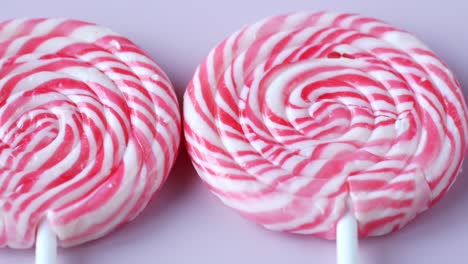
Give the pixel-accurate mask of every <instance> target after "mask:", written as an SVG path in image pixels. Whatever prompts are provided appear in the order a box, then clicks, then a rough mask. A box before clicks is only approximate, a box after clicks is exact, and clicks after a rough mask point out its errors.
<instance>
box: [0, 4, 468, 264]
mask: <svg viewBox="0 0 468 264" xmlns="http://www.w3.org/2000/svg"><path fill="white" fill-rule="evenodd" d="M253 2H254V1H253V0H235V1H217V0H197V1H191V2H189V1H182V0H166V1H151V0H147V1H143V0H132V1H129V0H126V1H123V0H122V1H119V0H114V1H98V0H78V1H60V0H56V1H53V0H41V1H26V0H4V1H2V3H1V8H0V18H1V19H2V20H3V19H6V18H14V17H26V16H27V17H31V16H35V17H37V16H41V17H69V18H77V19H81V20H87V21H91V22H95V23H98V24H101V25H104V26H107V27H110V28H112V29H113V30H114V31H117V32H119V33H121V34H123V35H126V36H127V37H129V38H130V39H132V40H133V41H134V42H135V43H137V44H139V45H140V46H141V47H142V48H143V49H145V50H146V51H147V52H148V53H149V54H150V55H151V56H153V58H154V59H155V60H157V61H158V63H159V64H160V65H161V66H162V67H163V68H164V69H165V71H166V72H167V74H168V75H169V77H170V78H171V80H172V81H173V83H174V86H175V87H176V89H177V93H178V95H179V98H181V97H182V94H183V92H184V90H185V86H186V84H187V83H188V81H189V79H190V78H191V76H192V74H193V72H194V70H195V67H196V66H197V65H198V63H199V62H200V61H201V60H202V59H203V58H204V56H206V54H207V53H208V52H209V50H210V49H211V48H212V47H213V46H214V45H215V44H216V43H218V42H219V41H221V40H222V39H223V38H224V37H225V36H227V35H228V34H230V33H231V32H233V31H234V30H237V29H238V28H239V27H241V26H243V25H244V24H247V23H251V22H254V21H256V20H258V19H260V18H263V17H265V16H270V15H275V14H280V13H285V12H290V11H300V10H311V11H318V10H338V11H345V12H358V13H362V14H364V15H368V16H374V17H378V18H381V19H383V20H386V21H388V22H390V23H391V24H393V25H395V26H398V27H401V28H404V29H407V30H409V31H411V32H413V33H415V34H416V35H417V36H419V37H420V38H421V39H422V40H424V41H425V42H426V43H427V44H428V45H429V46H431V47H432V49H433V50H435V51H436V53H438V54H439V55H440V57H441V58H442V59H443V60H444V61H445V62H446V63H447V64H448V65H449V66H450V67H451V68H452V69H453V71H454V72H455V74H456V75H457V76H458V78H459V80H460V82H461V84H462V86H464V87H465V90H464V91H465V93H466V94H468V74H467V73H466V68H467V65H468V64H467V63H468V18H466V13H467V11H468V3H467V2H466V1H456V0H445V1H440V0H439V1H437V0H426V1H409V0H394V1H386V2H383V1H371V0H359V1H356V0H355V1H332V0H328V1H321V2H319V1H281V2H280V1H278V3H274V2H273V1H263V2H262V1H255V3H253ZM181 153H182V154H181V155H180V157H179V160H178V162H177V164H176V166H175V169H174V170H173V172H172V174H171V176H170V178H169V180H168V182H167V184H166V186H165V187H164V189H163V191H162V192H161V193H160V194H158V196H157V197H156V199H155V200H154V202H152V203H151V204H150V205H149V206H148V208H147V209H146V211H145V212H144V213H143V214H142V215H141V216H140V217H138V218H137V220H135V221H134V222H132V223H131V224H129V225H127V226H125V227H124V228H122V229H120V230H118V231H117V232H114V233H112V234H111V235H109V236H107V237H105V238H102V239H100V240H98V241H95V242H91V243H88V244H85V245H83V246H80V247H76V248H71V249H61V250H60V256H59V258H60V259H59V263H60V264H84V263H86V264H95V263H114V264H120V263H122V264H123V263H131V262H133V263H176V264H177V263H204V264H205V263H206V264H209V263H224V264H230V263H233V264H234V263H235V264H237V263H269V264H274V263H334V262H335V245H334V243H333V242H330V241H325V240H321V239H317V238H312V237H302V236H297V235H296V236H293V235H285V234H279V233H273V232H270V231H266V230H264V229H262V228H260V227H258V226H256V225H255V224H252V223H250V222H248V221H246V220H244V219H243V218H241V217H240V216H238V215H237V214H236V213H235V212H233V211H231V210H229V209H228V208H225V207H224V206H223V205H222V204H221V203H220V202H219V201H218V200H217V199H216V198H215V197H214V196H213V195H211V194H210V193H209V191H208V189H207V188H205V186H204V185H203V184H202V183H201V182H200V180H199V179H198V177H197V176H196V174H195V172H194V170H193V169H192V166H191V164H190V161H189V160H188V158H187V155H186V154H185V149H182V150H181ZM466 166H468V165H464V167H465V168H466ZM467 188H468V169H465V173H462V175H460V177H459V179H458V181H457V182H456V184H455V186H454V187H453V188H452V190H451V191H450V192H449V193H448V194H447V195H446V197H445V198H444V199H443V200H442V201H441V202H440V203H439V204H437V205H436V206H435V207H434V208H433V209H432V210H430V211H429V212H427V213H425V214H423V215H422V216H420V217H419V218H418V219H417V220H415V221H414V222H412V223H411V224H410V225H408V226H407V227H406V228H404V229H403V230H401V231H399V232H397V233H394V234H392V235H389V236H386V237H381V238H372V239H367V240H364V241H362V242H361V245H360V246H361V248H360V250H361V252H360V255H361V263H362V264H366V263H369V264H370V263H379V264H389V263H399V264H406V263H425V264H436V263H437V264H440V263H451V264H452V263H468V192H467ZM33 259H34V257H33V251H32V250H22V251H16V250H11V249H1V250H0V264H7V263H8V264H10V263H15V264H22V263H33Z"/></svg>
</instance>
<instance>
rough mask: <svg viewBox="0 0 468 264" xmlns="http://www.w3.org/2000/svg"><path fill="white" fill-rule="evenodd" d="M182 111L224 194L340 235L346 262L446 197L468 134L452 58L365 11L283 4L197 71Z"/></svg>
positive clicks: (202, 162)
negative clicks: (361, 240)
mask: <svg viewBox="0 0 468 264" xmlns="http://www.w3.org/2000/svg"><path fill="white" fill-rule="evenodd" d="M184 118H185V121H184V128H185V135H186V141H187V146H188V150H189V153H190V155H191V158H192V161H193V164H194V166H195V168H196V170H197V171H198V173H199V174H200V176H201V178H203V180H204V181H205V182H206V183H207V184H208V185H209V187H210V188H211V190H212V191H213V192H214V193H215V194H216V195H217V196H218V197H219V198H220V199H221V200H222V201H223V202H224V203H225V204H226V205H228V206H230V207H232V208H234V209H236V210H238V211H239V212H240V213H241V214H242V215H244V216H246V217H248V218H250V219H252V220H253V221H255V222H257V223H259V224H261V225H263V226H265V227H266V228H268V229H272V230H277V231H286V232H291V233H298V234H310V235H316V236H320V237H323V238H326V239H335V238H337V240H338V241H337V245H338V262H339V263H355V262H356V249H355V248H356V246H357V238H356V237H357V236H359V237H366V236H379V235H385V234H388V233H390V232H393V231H396V230H398V229H400V228H402V227H403V226H404V225H405V224H407V223H408V222H409V221H411V220H412V219H414V218H415V217H416V215H418V214H419V213H421V212H423V211H425V210H426V209H428V208H429V207H430V206H432V205H433V204H435V203H436V202H437V201H439V199H440V198H441V197H442V196H443V195H444V194H445V193H446V192H447V190H448V189H449V187H450V186H451V185H452V183H453V182H454V180H455V178H456V176H457V174H458V170H459V168H460V165H461V163H462V160H463V157H464V154H465V150H466V146H467V110H466V106H465V102H464V99H463V95H462V92H461V90H460V87H459V84H458V83H457V81H456V80H455V78H454V76H453V74H452V73H451V72H450V71H449V70H448V69H447V67H446V65H445V64H443V62H441V60H440V59H439V58H438V57H437V56H436V55H435V54H434V53H433V52H432V51H431V50H430V49H429V48H427V47H426V46H425V45H424V44H423V43H422V42H421V41H419V40H418V39H417V38H415V37H414V36H412V35H410V34H409V33H407V32H405V31H402V30H399V29H396V28H394V27H392V26H390V25H388V24H386V23H384V22H381V21H379V20H376V19H372V18H367V17H362V16H359V15H354V14H342V13H329V12H321V13H314V14H309V13H297V14H291V15H285V16H277V17H273V18H269V19H266V20H263V21H261V22H258V23H256V24H253V25H250V26H247V27H245V28H243V29H242V30H240V31H238V32H237V33H235V34H233V35H231V36H230V37H229V38H227V39H226V40H224V41H223V42H222V43H221V44H219V45H218V46H217V47H216V48H215V49H214V50H213V51H212V52H211V53H210V54H209V55H208V57H207V58H206V59H205V60H204V61H203V63H202V64H201V65H200V66H199V68H198V69H197V71H196V73H195V76H194V77H193V80H192V81H191V83H190V84H189V86H188V89H187V92H186V94H185V102H184ZM337 231H338V234H337ZM346 250H348V253H349V254H347V253H346Z"/></svg>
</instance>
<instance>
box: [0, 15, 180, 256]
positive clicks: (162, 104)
mask: <svg viewBox="0 0 468 264" xmlns="http://www.w3.org/2000/svg"><path fill="white" fill-rule="evenodd" d="M179 120H180V117H179V113H178V107H177V100H176V96H175V93H174V91H173V88H172V86H171V83H170V82H169V80H168V78H167V77H166V75H165V74H164V73H163V72H162V70H161V69H160V68H159V67H158V66H157V65H156V64H155V62H153V61H152V60H151V59H150V58H149V57H148V56H147V55H146V54H145V53H144V52H143V51H142V50H141V49H139V48H138V47H137V46H135V44H133V43H132V42H130V41H129V40H128V39H126V38H124V37H122V36H120V35H117V34H115V33H114V32H112V31H110V30H109V29H106V28H102V27H98V26H96V25H94V24H90V23H86V22H80V21H74V20H60V19H25V20H10V21H6V22H3V23H0V245H3V246H4V245H7V246H10V247H14V248H24V247H30V246H32V245H33V244H34V240H35V232H36V229H37V227H38V225H39V223H40V222H41V221H48V222H49V225H50V226H51V228H52V229H53V231H54V232H55V233H56V235H57V237H58V239H59V243H60V244H61V245H62V246H72V245H76V244H80V243H83V242H86V241H89V240H93V239H96V238H99V237H101V236H103V235H105V234H107V233H108V232H110V231H111V230H113V229H114V228H116V227H117V226H119V225H121V224H123V223H126V222H128V221H130V220H132V219H134V218H135V217H136V216H137V215H138V214H139V213H140V212H141V211H142V210H143V208H144V207H145V206H146V204H147V203H148V201H149V200H150V199H151V197H152V196H153V194H154V193H155V192H156V191H157V190H158V189H159V188H160V186H161V184H162V183H163V182H164V180H165V178H166V176H167V175H168V173H169V170H170V168H171V166H172V164H173V162H174V158H175V156H176V150H177V147H178V144H179V135H180V126H179Z"/></svg>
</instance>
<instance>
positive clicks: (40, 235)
mask: <svg viewBox="0 0 468 264" xmlns="http://www.w3.org/2000/svg"><path fill="white" fill-rule="evenodd" d="M36 264H57V237H56V236H55V234H54V232H53V231H52V229H51V228H50V226H49V224H48V223H47V221H44V222H42V223H41V224H40V225H39V229H38V230H37V237H36Z"/></svg>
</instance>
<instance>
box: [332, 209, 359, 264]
mask: <svg viewBox="0 0 468 264" xmlns="http://www.w3.org/2000/svg"><path fill="white" fill-rule="evenodd" d="M336 263H337V264H357V263H358V228H357V222H356V219H354V217H353V216H352V215H351V213H349V212H348V213H347V214H346V215H345V216H343V218H341V220H340V221H339V222H338V225H337V227H336Z"/></svg>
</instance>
